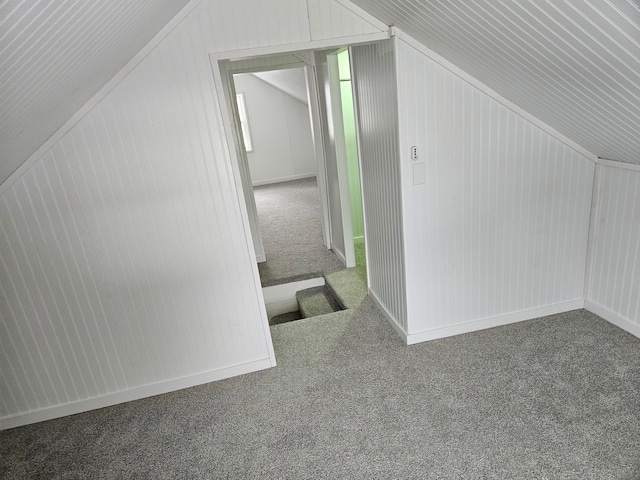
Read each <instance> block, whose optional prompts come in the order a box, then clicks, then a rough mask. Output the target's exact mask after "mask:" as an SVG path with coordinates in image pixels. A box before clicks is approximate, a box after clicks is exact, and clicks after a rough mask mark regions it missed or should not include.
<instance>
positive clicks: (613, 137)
mask: <svg viewBox="0 0 640 480" xmlns="http://www.w3.org/2000/svg"><path fill="white" fill-rule="evenodd" d="M353 3H355V4H357V5H358V6H360V7H361V8H363V9H365V10H367V11H368V12H369V13H371V14H372V15H374V16H375V17H377V18H378V19H380V20H381V21H383V22H385V23H386V24H388V25H395V26H397V27H398V28H400V29H401V30H402V31H404V32H406V33H408V34H409V35H411V36H412V37H414V38H415V39H416V40H418V41H420V42H421V43H423V44H424V45H425V46H426V47H428V48H430V49H431V50H433V51H435V52H436V53H438V54H439V55H441V56H442V57H444V58H446V59H447V60H448V61H450V62H452V63H453V64H455V65H457V66H458V67H459V68H461V69H462V70H464V71H466V72H467V73H469V74H470V75H472V76H473V77H475V78H477V79H478V80H480V81H481V82H482V83H484V84H485V85H487V86H489V87H490V88H491V89H493V90H495V91H496V92H498V93H499V94H501V95H502V96H504V97H505V98H507V99H508V100H510V101H512V102H513V103H515V104H516V105H519V106H520V107H522V108H523V109H525V110H527V111H528V112H530V113H531V114H532V115H534V116H536V117H538V118H539V119H540V120H542V121H544V122H545V123H547V124H548V125H550V126H552V127H553V128H555V129H556V130H557V131H559V132H561V133H563V134H564V135H566V136H567V137H568V138H570V139H572V140H574V141H575V142H576V143H578V144H579V145H582V146H583V147H584V148H586V149H587V150H589V151H591V152H593V153H594V154H595V155H597V156H599V157H603V158H608V159H612V160H619V161H623V162H629V163H636V164H640V0H546V1H544V0H509V1H495V0H465V1H464V2H461V1H459V0H403V1H389V0H353Z"/></svg>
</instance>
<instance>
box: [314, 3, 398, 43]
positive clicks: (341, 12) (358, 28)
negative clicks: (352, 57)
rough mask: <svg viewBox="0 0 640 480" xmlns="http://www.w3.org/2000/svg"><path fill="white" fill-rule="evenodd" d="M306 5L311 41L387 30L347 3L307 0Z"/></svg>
mask: <svg viewBox="0 0 640 480" xmlns="http://www.w3.org/2000/svg"><path fill="white" fill-rule="evenodd" d="M345 4H347V5H348V8H347V6H345ZM307 5H308V7H307V8H308V10H309V30H310V35H311V40H322V39H326V38H339V37H346V36H350V35H358V34H365V33H376V32H380V31H385V30H386V29H387V26H386V25H384V24H383V23H382V22H380V21H379V20H377V19H375V18H373V17H372V16H371V15H369V14H368V13H366V12H364V11H360V9H358V7H355V6H354V5H351V4H349V3H348V2H340V1H331V2H327V1H326V0H307ZM356 10H357V12H356Z"/></svg>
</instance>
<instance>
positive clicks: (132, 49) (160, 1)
mask: <svg viewBox="0 0 640 480" xmlns="http://www.w3.org/2000/svg"><path fill="white" fill-rule="evenodd" d="M187 2H188V0H133V1H132V0H80V1H78V0H0V183H2V182H3V181H4V180H5V179H6V178H7V177H8V176H9V175H10V174H11V173H12V172H13V171H14V170H15V169H16V168H17V167H18V166H20V164H22V163H23V162H24V161H25V160H26V159H27V158H28V157H29V156H30V155H31V154H32V153H33V152H35V151H36V150H37V149H38V148H39V147H40V146H41V145H42V144H43V143H44V142H45V141H46V140H47V138H49V136H51V135H52V134H53V133H54V132H55V131H56V130H58V129H59V128H60V127H61V126H62V125H63V124H64V123H65V122H66V121H67V120H68V119H69V118H70V117H71V116H72V115H73V114H74V113H76V111H78V110H79V109H80V108H81V107H82V106H83V105H84V104H85V103H86V102H87V101H88V100H89V99H90V98H91V97H92V96H93V95H94V94H95V93H97V92H98V90H100V88H102V87H103V86H104V85H105V84H106V83H107V82H108V81H109V80H110V79H111V78H112V77H113V76H114V75H115V74H116V73H117V72H118V71H119V70H120V69H121V68H122V67H123V66H124V65H126V63H127V62H128V61H129V60H131V58H133V56H134V55H135V54H136V53H138V51H140V50H141V49H142V47H144V46H145V45H146V44H147V43H148V42H149V41H150V40H151V39H152V38H153V37H154V35H155V34H156V33H158V32H159V31H160V30H161V29H162V27H164V26H165V25H166V24H167V23H168V22H169V21H170V20H171V19H172V18H173V17H174V16H175V15H176V14H177V13H178V11H180V9H181V8H182V7H184V6H185V5H186V4H187Z"/></svg>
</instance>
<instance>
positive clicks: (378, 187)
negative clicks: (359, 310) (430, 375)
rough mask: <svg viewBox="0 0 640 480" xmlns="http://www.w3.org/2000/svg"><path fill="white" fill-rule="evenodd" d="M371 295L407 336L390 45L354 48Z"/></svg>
mask: <svg viewBox="0 0 640 480" xmlns="http://www.w3.org/2000/svg"><path fill="white" fill-rule="evenodd" d="M349 55H350V58H351V62H352V65H353V72H354V73H353V78H352V82H353V86H354V96H355V108H356V111H357V115H358V121H359V127H360V130H359V146H360V162H361V165H360V174H361V176H362V197H363V210H364V222H365V231H366V238H365V240H366V249H367V262H368V263H367V267H368V269H369V275H368V277H369V279H370V280H369V281H370V285H369V287H370V290H371V291H372V292H373V293H374V294H375V295H376V297H377V298H378V300H379V301H380V303H381V304H382V306H383V307H385V308H386V310H387V311H388V312H389V313H390V314H391V316H392V317H393V319H394V320H395V321H396V322H397V323H398V325H399V326H400V327H401V328H402V329H403V330H404V331H406V329H407V315H406V299H405V298H406V287H405V270H404V247H403V218H402V200H401V195H402V191H401V185H400V164H399V161H398V160H399V159H398V151H399V150H398V123H397V122H398V105H397V96H396V81H395V63H394V62H395V60H394V50H393V45H392V43H391V41H386V42H381V43H376V44H371V45H365V46H357V47H352V48H351V49H350V53H349Z"/></svg>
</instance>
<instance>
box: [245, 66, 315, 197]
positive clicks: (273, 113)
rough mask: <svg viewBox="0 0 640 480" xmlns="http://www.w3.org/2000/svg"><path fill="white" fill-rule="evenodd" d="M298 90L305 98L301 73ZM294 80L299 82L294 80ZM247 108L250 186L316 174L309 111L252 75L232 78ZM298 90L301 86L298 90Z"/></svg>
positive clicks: (294, 99) (304, 84) (293, 99)
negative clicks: (301, 91) (249, 139)
mask: <svg viewBox="0 0 640 480" xmlns="http://www.w3.org/2000/svg"><path fill="white" fill-rule="evenodd" d="M297 70H300V71H301V76H300V77H299V80H301V83H302V85H301V88H302V90H303V91H304V92H305V96H306V82H305V77H304V70H303V69H302V68H299V69H297ZM295 78H298V77H297V76H296V77H295ZM234 83H235V87H236V92H237V93H243V94H244V96H245V102H246V106H247V115H248V121H249V130H250V135H251V140H252V143H253V151H251V152H247V158H248V160H249V169H250V171H251V181H252V182H253V185H264V184H268V183H275V182H282V181H287V180H294V179H296V178H303V177H311V176H315V174H316V170H317V167H316V158H315V148H314V145H313V138H312V136H311V123H310V121H309V107H308V106H307V104H306V103H302V102H300V101H299V100H298V99H297V98H294V97H293V96H292V95H288V94H286V93H284V92H283V91H282V90H279V89H277V88H276V87H274V86H272V85H271V84H269V83H267V82H265V81H263V80H262V79H260V78H258V77H256V76H254V75H253V74H251V73H246V74H241V75H234ZM299 87H300V86H299Z"/></svg>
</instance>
